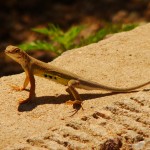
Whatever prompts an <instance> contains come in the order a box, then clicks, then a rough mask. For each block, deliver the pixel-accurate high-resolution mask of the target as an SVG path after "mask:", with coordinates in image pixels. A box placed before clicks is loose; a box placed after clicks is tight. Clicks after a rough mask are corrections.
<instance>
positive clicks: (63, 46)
mask: <svg viewBox="0 0 150 150" xmlns="http://www.w3.org/2000/svg"><path fill="white" fill-rule="evenodd" d="M137 26H138V24H120V25H107V26H106V27H105V28H102V29H100V30H99V31H97V32H96V33H94V34H92V35H90V36H89V37H86V38H81V37H80V32H81V31H82V30H84V29H85V26H73V27H71V28H70V29H69V30H68V31H66V32H64V31H63V30H62V29H60V28H59V27H58V26H55V25H53V24H49V25H48V27H44V28H34V29H32V31H34V32H37V33H39V34H43V35H45V36H46V37H47V40H46V41H44V40H43V41H41V40H36V41H33V42H30V43H23V44H21V45H19V47H20V48H21V49H23V50H25V51H28V50H48V51H52V52H54V53H56V54H57V55H60V54H61V53H63V52H64V51H66V50H69V49H72V48H77V47H81V46H85V45H88V44H90V43H95V42H98V41H100V40H102V39H103V38H104V37H105V36H106V35H108V34H113V33H117V32H122V31H129V30H131V29H133V28H135V27H137Z"/></svg>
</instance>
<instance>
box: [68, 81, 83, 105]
mask: <svg viewBox="0 0 150 150" xmlns="http://www.w3.org/2000/svg"><path fill="white" fill-rule="evenodd" d="M78 84H79V81H77V80H70V81H69V82H68V88H67V89H66V91H67V92H68V93H69V94H70V96H71V97H73V98H74V100H69V101H67V102H66V104H69V105H74V106H75V105H76V106H80V107H81V104H82V99H81V97H80V95H79V94H78V92H77V90H76V89H75V87H76V86H77V85H78Z"/></svg>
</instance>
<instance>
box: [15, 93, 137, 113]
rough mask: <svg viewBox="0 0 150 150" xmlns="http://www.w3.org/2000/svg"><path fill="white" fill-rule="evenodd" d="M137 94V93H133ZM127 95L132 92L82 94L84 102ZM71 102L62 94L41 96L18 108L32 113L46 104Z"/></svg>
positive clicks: (20, 110)
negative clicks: (39, 106)
mask: <svg viewBox="0 0 150 150" xmlns="http://www.w3.org/2000/svg"><path fill="white" fill-rule="evenodd" d="M133 92H137V91H132V93H133ZM125 93H131V92H124V93H121V92H110V93H103V94H102V93H100V94H94V93H88V94H80V96H81V98H82V99H83V101H85V100H90V99H94V98H101V97H105V96H111V95H116V94H125ZM68 100H70V95H65V94H62V95H60V96H41V97H35V99H34V101H32V102H29V103H25V104H20V105H19V106H18V111H19V112H24V111H32V110H33V109H34V108H36V107H37V106H38V105H44V104H62V103H65V102H67V101H68ZM73 108H74V109H77V110H79V109H80V108H81V106H80V107H79V106H77V107H74V106H73Z"/></svg>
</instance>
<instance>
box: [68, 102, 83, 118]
mask: <svg viewBox="0 0 150 150" xmlns="http://www.w3.org/2000/svg"><path fill="white" fill-rule="evenodd" d="M66 104H67V105H73V108H74V109H75V113H73V115H74V114H76V113H77V112H78V110H79V109H80V108H82V110H84V109H83V107H82V101H80V100H74V101H72V100H69V101H67V102H66ZM71 116H72V115H71Z"/></svg>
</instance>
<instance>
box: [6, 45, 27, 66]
mask: <svg viewBox="0 0 150 150" xmlns="http://www.w3.org/2000/svg"><path fill="white" fill-rule="evenodd" d="M5 54H6V55H8V56H9V57H11V58H12V59H13V60H15V61H17V62H18V63H20V64H21V65H22V64H24V63H26V61H27V58H28V55H27V54H26V53H25V52H24V51H22V50H21V49H20V48H18V47H16V46H12V45H9V46H7V47H6V50H5Z"/></svg>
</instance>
